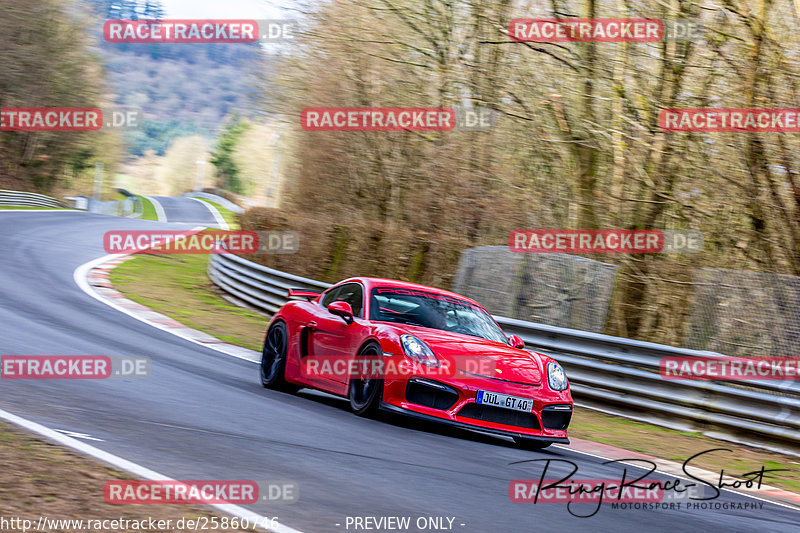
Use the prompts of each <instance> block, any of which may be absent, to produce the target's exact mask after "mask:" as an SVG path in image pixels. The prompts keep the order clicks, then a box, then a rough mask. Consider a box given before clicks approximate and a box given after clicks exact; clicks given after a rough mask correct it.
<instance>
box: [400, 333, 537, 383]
mask: <svg viewBox="0 0 800 533" xmlns="http://www.w3.org/2000/svg"><path fill="white" fill-rule="evenodd" d="M406 330H407V332H408V333H410V334H412V335H414V336H415V337H417V338H418V339H420V340H421V341H423V342H425V344H427V345H428V346H430V348H431V349H432V350H433V352H434V353H435V354H436V356H437V357H438V358H439V359H440V360H447V361H449V363H450V364H451V365H454V368H457V369H459V370H461V371H463V372H466V373H468V375H474V374H479V375H482V376H486V377H490V378H496V379H503V380H506V381H514V382H518V383H529V384H533V385H538V384H540V383H541V382H542V368H543V365H542V360H541V356H539V355H538V354H536V353H533V352H528V351H526V350H520V349H518V348H514V347H512V346H508V345H506V344H501V343H498V342H494V341H490V340H487V339H482V338H480V337H472V336H470V335H462V334H460V333H451V332H447V331H438V330H434V329H428V328H417V327H409V328H406ZM456 375H458V374H456Z"/></svg>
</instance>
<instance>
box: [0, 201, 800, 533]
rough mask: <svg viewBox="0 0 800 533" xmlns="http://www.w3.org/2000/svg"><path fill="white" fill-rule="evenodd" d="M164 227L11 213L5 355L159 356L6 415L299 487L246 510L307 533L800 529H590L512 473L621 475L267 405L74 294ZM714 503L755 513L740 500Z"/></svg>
mask: <svg viewBox="0 0 800 533" xmlns="http://www.w3.org/2000/svg"><path fill="white" fill-rule="evenodd" d="M162 200H163V199H161V198H159V201H162ZM190 203H193V204H198V202H194V201H190ZM163 205H164V209H165V210H169V213H168V216H169V220H172V221H183V222H192V223H194V222H200V220H197V219H196V218H195V215H196V214H195V212H194V211H193V210H192V208H193V207H185V206H184V207H181V206H177V202H169V201H166V200H164V204H163ZM201 207H202V206H200V205H197V208H201ZM184 208H185V209H189V210H190V211H189V212H186V213H187V218H186V219H185V220H182V219H181V218H180V213H182V212H183V211H180V209H184ZM206 211H208V210H206ZM154 225H158V226H159V227H168V224H158V223H155V222H151V221H140V220H132V219H121V218H114V217H107V216H102V215H92V214H86V213H81V212H59V211H50V212H25V211H17V212H10V211H4V212H3V211H0V240H1V242H2V250H3V252H2V256H0V280H2V287H3V289H2V294H3V296H2V298H0V324H2V326H0V328H1V329H0V331H2V333H1V334H0V354H14V355H85V354H91V355H147V356H149V357H150V358H151V359H152V364H153V366H152V375H151V376H150V377H149V378H146V379H139V380H97V381H95V380H75V381H68V380H0V409H4V410H7V411H9V412H11V413H13V414H16V415H18V416H21V417H24V418H27V419H29V420H32V421H34V422H38V423H40V424H43V425H45V426H47V427H49V428H52V429H58V430H68V431H74V432H78V433H84V434H88V435H90V436H92V437H94V438H97V439H102V441H92V442H88V443H89V444H91V445H93V446H96V447H98V448H100V449H102V450H105V451H108V452H110V453H113V454H116V455H119V456H121V457H124V458H126V459H128V460H130V461H133V462H135V463H138V464H140V465H142V466H145V467H147V468H150V469H153V470H155V471H157V472H160V473H162V474H165V475H167V476H170V477H172V478H174V479H242V480H256V481H296V482H297V483H299V487H300V499H299V501H298V502H297V503H294V504H291V505H288V504H282V505H278V504H267V503H264V504H254V505H251V506H247V507H248V508H249V509H251V510H253V511H256V512H259V513H261V514H264V515H266V516H276V517H278V519H279V521H280V522H281V523H283V524H285V525H288V526H290V527H293V528H295V529H298V530H301V531H304V532H335V531H354V529H353V527H352V525H351V526H350V529H349V530H348V529H345V524H346V518H347V517H348V516H351V517H353V516H375V517H380V516H410V517H412V524H413V523H414V521H415V520H416V518H417V517H420V516H423V517H428V516H432V517H442V516H443V517H455V520H454V522H453V530H454V531H464V532H476V533H478V532H480V533H530V532H534V531H536V532H541V531H558V532H571V531H599V532H614V533H622V532H637V533H638V532H658V531H663V532H673V531H705V532H708V531H741V532H758V533H767V532H781V533H786V532H789V531H792V530H794V531H798V530H799V529H800V526H798V524H800V512H797V511H794V510H791V509H788V508H785V507H781V506H778V505H774V504H770V503H766V502H764V503H763V508H762V509H758V508H756V509H748V510H717V511H714V510H688V511H687V510H680V511H677V510H672V511H670V510H612V509H611V507H610V506H609V505H605V506H603V508H602V509H601V510H600V511H599V512H598V513H597V514H596V515H595V516H593V517H590V518H576V517H573V516H571V515H570V514H569V513H568V511H567V508H566V505H565V504H561V503H549V504H542V503H540V504H536V505H534V504H519V503H512V502H511V501H510V500H509V496H508V485H509V482H511V481H512V480H514V479H519V478H524V479H534V478H538V477H539V474H540V473H541V468H542V467H541V464H540V463H539V464H537V463H529V464H522V465H510V463H512V462H515V461H522V460H525V459H534V458H538V459H541V458H553V459H568V460H571V461H574V462H575V463H577V464H578V466H579V473H578V474H576V476H575V477H576V478H581V479H587V478H610V479H614V478H616V479H619V476H620V472H621V468H620V467H618V466H607V465H603V464H602V462H603V460H602V459H598V458H594V457H591V456H587V455H583V454H579V453H575V452H571V451H567V450H564V449H559V448H555V449H553V450H552V451H550V450H548V451H543V452H526V451H522V450H518V449H516V448H515V447H514V446H513V444H511V443H510V441H509V442H506V441H504V440H501V439H497V438H494V437H489V436H484V435H480V434H472V433H467V432H453V431H452V430H445V429H442V428H438V427H436V426H434V427H420V426H419V423H417V422H413V421H409V420H406V419H403V418H400V419H395V418H392V419H385V420H381V421H375V420H366V419H362V418H359V417H357V416H355V415H353V414H351V413H350V412H349V411H348V409H347V408H348V405H347V404H346V402H344V401H340V400H336V399H331V398H330V397H327V396H323V395H317V394H313V393H309V392H307V391H304V392H300V393H299V394H298V395H296V396H292V395H288V394H283V393H278V392H273V391H267V390H265V389H263V388H262V387H261V385H260V383H259V381H258V377H257V368H256V365H254V364H252V363H250V362H247V361H243V360H240V359H236V358H233V357H230V356H227V355H224V354H222V353H219V352H216V351H214V350H211V349H208V348H205V347H203V346H199V345H197V344H194V343H191V342H189V341H185V340H183V339H180V338H178V337H176V336H174V335H171V334H170V333H168V332H165V331H161V330H158V329H156V328H153V327H151V326H148V325H147V324H145V323H142V322H140V321H138V320H136V319H134V318H132V317H129V316H127V315H125V314H123V313H120V312H117V311H116V310H114V309H112V308H111V307H109V306H107V305H105V304H103V303H102V302H99V301H97V300H95V299H93V298H91V297H90V296H88V295H87V294H85V293H84V292H83V291H82V290H81V289H80V288H79V287H78V286H77V285H76V284H75V282H74V281H73V271H74V270H75V269H76V268H77V267H78V266H80V265H81V264H83V263H86V262H88V261H90V260H93V259H96V258H99V257H101V256H104V255H105V253H104V251H103V233H104V231H106V230H107V229H115V230H133V229H153V228H154V227H155V226H154ZM699 451H701V450H698V452H699ZM560 471H565V469H564V468H561V469H560ZM548 477H549V476H548ZM661 477H662V478H663V476H661ZM665 479H666V478H665ZM97 497H98V498H102V497H103V496H102V494H98V495H97ZM715 501H716V502H720V503H724V502H745V503H749V504H754V503H755V504H758V503H759V502H758V501H757V500H754V499H750V498H746V497H743V496H739V495H736V494H732V493H730V492H723V494H722V496H720V498H719V499H717V500H715ZM336 524H340V525H339V526H337V525H336ZM445 524H447V520H445ZM461 524H464V525H461ZM373 531H385V530H383V529H381V530H373ZM406 531H412V532H413V531H419V530H418V529H416V528H415V527H414V526H412V527H411V528H410V529H408V530H406ZM428 531H430V530H428Z"/></svg>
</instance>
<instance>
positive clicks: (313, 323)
mask: <svg viewBox="0 0 800 533" xmlns="http://www.w3.org/2000/svg"><path fill="white" fill-rule="evenodd" d="M308 329H317V321H316V320H312V321H311V322H309V323H308Z"/></svg>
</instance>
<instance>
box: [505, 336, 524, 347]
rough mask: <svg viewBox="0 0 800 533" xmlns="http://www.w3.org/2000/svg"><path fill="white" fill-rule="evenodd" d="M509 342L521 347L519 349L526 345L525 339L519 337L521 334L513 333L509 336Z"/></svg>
mask: <svg viewBox="0 0 800 533" xmlns="http://www.w3.org/2000/svg"><path fill="white" fill-rule="evenodd" d="M508 344H510V345H511V346H513V347H514V348H519V349H522V348H524V347H525V341H524V340H522V339H521V338H519V335H511V336H510V337H509V338H508Z"/></svg>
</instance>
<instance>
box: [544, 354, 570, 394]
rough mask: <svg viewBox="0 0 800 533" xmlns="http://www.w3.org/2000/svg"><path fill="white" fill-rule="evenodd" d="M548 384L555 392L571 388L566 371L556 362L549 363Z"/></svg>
mask: <svg viewBox="0 0 800 533" xmlns="http://www.w3.org/2000/svg"><path fill="white" fill-rule="evenodd" d="M547 384H548V385H550V388H551V389H553V390H558V391H561V390H564V389H566V388H567V387H569V383H568V382H567V375H566V374H565V373H564V369H563V368H562V367H561V365H559V364H558V363H556V362H555V361H550V362H549V363H547Z"/></svg>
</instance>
